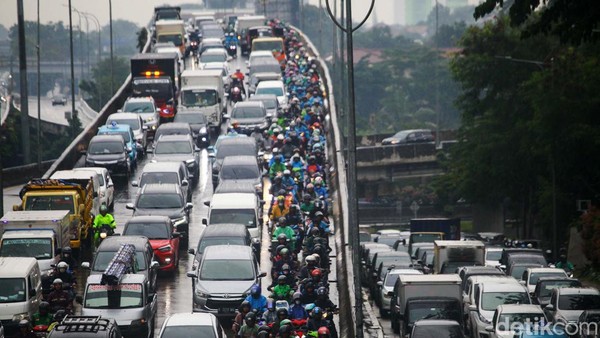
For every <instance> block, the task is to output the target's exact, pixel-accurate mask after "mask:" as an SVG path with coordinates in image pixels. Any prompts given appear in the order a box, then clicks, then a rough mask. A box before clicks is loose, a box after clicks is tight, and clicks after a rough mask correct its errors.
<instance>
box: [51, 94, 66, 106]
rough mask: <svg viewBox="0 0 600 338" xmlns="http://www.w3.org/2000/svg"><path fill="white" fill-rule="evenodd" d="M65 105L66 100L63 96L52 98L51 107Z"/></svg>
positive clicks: (58, 95)
mask: <svg viewBox="0 0 600 338" xmlns="http://www.w3.org/2000/svg"><path fill="white" fill-rule="evenodd" d="M66 104H67V98H66V97H65V96H64V95H63V94H56V95H54V96H52V105H53V106H56V105H61V106H64V105H66Z"/></svg>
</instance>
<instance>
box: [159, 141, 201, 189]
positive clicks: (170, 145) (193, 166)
mask: <svg viewBox="0 0 600 338" xmlns="http://www.w3.org/2000/svg"><path fill="white" fill-rule="evenodd" d="M152 152H153V154H152V160H153V161H157V162H162V161H168V162H173V161H175V162H178V161H181V162H184V163H185V165H186V166H187V168H188V172H189V174H190V179H191V180H192V182H193V184H194V185H196V184H198V182H199V180H200V154H199V152H200V148H198V147H197V146H196V145H195V144H194V140H193V138H192V137H191V136H190V135H161V136H160V137H159V138H158V140H157V141H156V144H155V146H154V149H152Z"/></svg>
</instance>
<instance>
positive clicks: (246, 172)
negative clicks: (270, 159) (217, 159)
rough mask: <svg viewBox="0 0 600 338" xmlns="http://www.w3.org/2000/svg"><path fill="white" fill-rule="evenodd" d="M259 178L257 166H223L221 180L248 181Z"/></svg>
mask: <svg viewBox="0 0 600 338" xmlns="http://www.w3.org/2000/svg"><path fill="white" fill-rule="evenodd" d="M258 177H260V172H259V171H258V166H230V165H228V166H223V169H221V178H222V179H224V180H249V179H253V178H258Z"/></svg>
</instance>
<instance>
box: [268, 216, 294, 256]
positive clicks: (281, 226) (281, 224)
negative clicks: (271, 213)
mask: <svg viewBox="0 0 600 338" xmlns="http://www.w3.org/2000/svg"><path fill="white" fill-rule="evenodd" d="M287 211H288V212H289V209H287ZM286 214H287V213H286ZM277 224H278V226H277V228H275V231H274V232H273V239H279V237H278V236H279V235H282V234H283V235H285V237H286V239H287V242H288V243H289V244H288V247H289V248H290V250H291V251H295V250H296V233H295V232H294V229H292V228H290V227H289V226H288V224H287V219H286V218H285V215H284V216H282V217H279V219H278V222H277Z"/></svg>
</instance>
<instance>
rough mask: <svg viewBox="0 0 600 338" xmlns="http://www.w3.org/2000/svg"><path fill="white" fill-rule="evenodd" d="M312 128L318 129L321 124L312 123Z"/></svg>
mask: <svg viewBox="0 0 600 338" xmlns="http://www.w3.org/2000/svg"><path fill="white" fill-rule="evenodd" d="M313 127H315V128H320V127H321V124H320V123H319V122H315V123H313Z"/></svg>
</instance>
